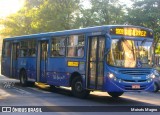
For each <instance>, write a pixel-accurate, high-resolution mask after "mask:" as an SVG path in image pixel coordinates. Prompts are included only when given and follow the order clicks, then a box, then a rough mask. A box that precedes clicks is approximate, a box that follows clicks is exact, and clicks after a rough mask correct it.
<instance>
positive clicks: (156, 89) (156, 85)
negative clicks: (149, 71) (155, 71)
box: [154, 83, 159, 92]
mask: <svg viewBox="0 0 160 115" xmlns="http://www.w3.org/2000/svg"><path fill="white" fill-rule="evenodd" d="M158 90H159V88H158V84H157V83H154V92H158Z"/></svg>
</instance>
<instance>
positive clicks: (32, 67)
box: [26, 57, 37, 81]
mask: <svg viewBox="0 0 160 115" xmlns="http://www.w3.org/2000/svg"><path fill="white" fill-rule="evenodd" d="M26 71H27V77H28V78H29V79H28V80H30V79H32V80H34V81H36V76H37V74H36V58H35V57H31V58H27V63H26Z"/></svg>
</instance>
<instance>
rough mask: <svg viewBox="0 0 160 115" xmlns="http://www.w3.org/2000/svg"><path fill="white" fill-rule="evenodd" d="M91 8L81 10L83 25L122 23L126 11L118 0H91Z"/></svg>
mask: <svg viewBox="0 0 160 115" xmlns="http://www.w3.org/2000/svg"><path fill="white" fill-rule="evenodd" d="M90 2H91V6H92V7H91V8H90V9H82V10H81V13H82V14H81V15H82V16H81V17H82V18H81V21H82V22H81V23H82V27H86V26H93V25H94V26H95V25H108V24H122V23H124V21H123V16H124V11H123V8H122V6H121V5H120V4H119V1H117V0H90Z"/></svg>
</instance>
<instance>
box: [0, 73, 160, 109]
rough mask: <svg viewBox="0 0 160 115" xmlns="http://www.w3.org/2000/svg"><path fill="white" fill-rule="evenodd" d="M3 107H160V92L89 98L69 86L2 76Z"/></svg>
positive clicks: (103, 94)
mask: <svg viewBox="0 0 160 115" xmlns="http://www.w3.org/2000/svg"><path fill="white" fill-rule="evenodd" d="M0 106H35V107H36V106H55V107H58V108H56V109H59V111H61V110H62V111H65V109H67V108H65V107H64V106H69V107H73V108H74V107H76V106H78V107H79V106H81V107H86V106H87V107H92V106H95V107H99V106H105V107H106V106H108V107H110V106H115V107H116V106H119V107H127V106H132V107H134V106H160V92H158V93H149V92H141V93H138V92H137V93H132V92H128V93H124V95H122V96H121V97H120V98H118V99H115V98H112V97H110V96H109V95H108V94H107V93H106V92H91V94H90V96H89V97H88V99H78V98H75V97H73V96H72V94H71V91H70V90H68V89H64V88H58V91H57V92H53V91H51V90H50V88H49V86H44V85H39V86H33V87H22V86H20V84H19V80H14V79H9V78H6V77H5V76H0ZM68 109H71V108H68ZM74 109H76V108H74ZM94 109H95V111H96V108H94ZM97 110H98V108H97ZM53 111H54V110H53ZM66 111H67V110H66ZM71 111H72V110H71ZM78 111H79V110H78ZM82 111H83V110H82ZM113 111H114V110H113Z"/></svg>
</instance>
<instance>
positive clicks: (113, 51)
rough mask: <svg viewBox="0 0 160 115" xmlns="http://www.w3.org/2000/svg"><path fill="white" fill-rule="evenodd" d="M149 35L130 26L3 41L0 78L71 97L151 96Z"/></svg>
mask: <svg viewBox="0 0 160 115" xmlns="http://www.w3.org/2000/svg"><path fill="white" fill-rule="evenodd" d="M152 44H153V31H152V30H151V29H148V28H144V27H139V26H132V25H105V26H97V27H88V28H82V29H75V30H65V31H58V32H48V33H40V34H33V35H24V36H17V37H11V38H6V39H4V40H3V50H2V62H1V64H2V69H1V72H2V74H3V75H5V76H7V77H9V78H14V79H19V80H20V83H21V85H22V86H27V85H28V84H31V83H35V82H41V83H45V84H48V85H50V86H51V87H52V88H53V89H54V88H55V87H59V86H63V87H71V89H72V90H71V91H72V93H73V95H74V96H76V97H79V98H85V97H87V96H88V95H89V93H90V91H96V90H98V91H103V92H107V93H108V94H109V95H110V96H112V97H119V96H121V95H122V94H123V93H124V92H140V91H153V90H154V85H153V84H154V83H153V79H154V77H155V74H154V71H155V70H154V69H153V68H152V67H153V57H154V56H153V45H152Z"/></svg>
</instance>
